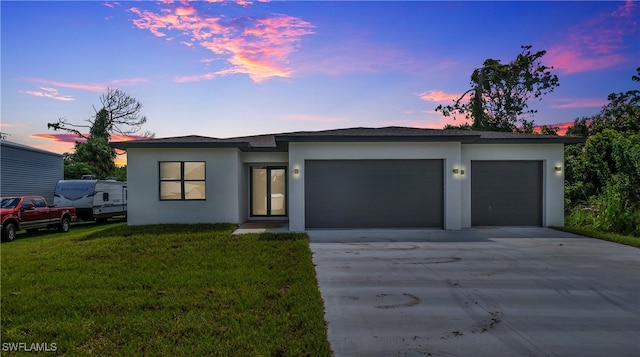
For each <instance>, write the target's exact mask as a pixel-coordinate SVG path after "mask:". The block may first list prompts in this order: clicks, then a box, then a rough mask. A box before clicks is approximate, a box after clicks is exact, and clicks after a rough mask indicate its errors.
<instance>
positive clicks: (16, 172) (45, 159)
mask: <svg viewBox="0 0 640 357" xmlns="http://www.w3.org/2000/svg"><path fill="white" fill-rule="evenodd" d="M62 179H64V158H63V156H62V155H60V154H56V153H53V152H50V151H46V150H41V149H37V148H34V147H31V146H26V145H22V144H18V143H14V142H11V141H7V140H0V194H1V195H2V196H34V195H35V196H42V197H44V198H45V199H46V200H47V202H48V203H49V204H53V194H54V192H55V189H56V183H58V180H62Z"/></svg>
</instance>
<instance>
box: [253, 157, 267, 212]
mask: <svg viewBox="0 0 640 357" xmlns="http://www.w3.org/2000/svg"><path fill="white" fill-rule="evenodd" d="M266 214H267V169H258V168H254V169H253V170H252V171H251V215H253V216H264V215H266Z"/></svg>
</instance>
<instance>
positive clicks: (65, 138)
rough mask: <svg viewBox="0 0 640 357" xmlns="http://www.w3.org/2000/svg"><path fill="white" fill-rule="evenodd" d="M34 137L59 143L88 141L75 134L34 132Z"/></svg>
mask: <svg viewBox="0 0 640 357" xmlns="http://www.w3.org/2000/svg"><path fill="white" fill-rule="evenodd" d="M31 137H32V138H38V139H46V140H51V141H55V142H57V143H75V142H82V143H83V142H86V141H87V140H86V139H85V138H80V137H78V136H77V135H75V134H32V135H31Z"/></svg>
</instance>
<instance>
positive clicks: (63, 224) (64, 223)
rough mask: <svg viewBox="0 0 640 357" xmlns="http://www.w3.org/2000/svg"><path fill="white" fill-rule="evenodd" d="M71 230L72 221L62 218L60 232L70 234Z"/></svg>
mask: <svg viewBox="0 0 640 357" xmlns="http://www.w3.org/2000/svg"><path fill="white" fill-rule="evenodd" d="M70 228H71V221H70V220H69V218H67V217H64V218H62V220H61V221H60V226H58V230H59V231H60V232H63V233H64V232H69V229H70Z"/></svg>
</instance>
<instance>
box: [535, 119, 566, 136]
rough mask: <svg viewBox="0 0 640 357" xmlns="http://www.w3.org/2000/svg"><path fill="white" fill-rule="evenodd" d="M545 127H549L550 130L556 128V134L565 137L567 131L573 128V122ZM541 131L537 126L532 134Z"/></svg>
mask: <svg viewBox="0 0 640 357" xmlns="http://www.w3.org/2000/svg"><path fill="white" fill-rule="evenodd" d="M547 126H550V127H552V128H556V129H558V131H557V133H558V135H560V136H565V135H567V130H568V129H569V128H570V127H572V126H573V122H572V121H568V122H564V123H557V124H547ZM541 131H542V129H541V126H540V125H537V126H535V127H534V128H533V132H534V133H540V132H541Z"/></svg>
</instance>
